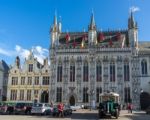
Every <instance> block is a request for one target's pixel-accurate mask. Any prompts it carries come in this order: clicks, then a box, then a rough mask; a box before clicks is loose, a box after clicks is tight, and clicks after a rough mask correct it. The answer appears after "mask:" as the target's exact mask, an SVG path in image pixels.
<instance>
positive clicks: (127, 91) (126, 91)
mask: <svg viewBox="0 0 150 120" xmlns="http://www.w3.org/2000/svg"><path fill="white" fill-rule="evenodd" d="M124 99H125V103H129V102H131V96H130V87H125V88H124Z"/></svg>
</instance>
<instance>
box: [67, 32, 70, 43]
mask: <svg viewBox="0 0 150 120" xmlns="http://www.w3.org/2000/svg"><path fill="white" fill-rule="evenodd" d="M69 40H70V35H69V34H68V33H67V34H66V43H68V42H69Z"/></svg>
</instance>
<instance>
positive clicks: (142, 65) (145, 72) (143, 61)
mask: <svg viewBox="0 0 150 120" xmlns="http://www.w3.org/2000/svg"><path fill="white" fill-rule="evenodd" d="M141 68H142V75H147V62H146V60H142V62H141Z"/></svg>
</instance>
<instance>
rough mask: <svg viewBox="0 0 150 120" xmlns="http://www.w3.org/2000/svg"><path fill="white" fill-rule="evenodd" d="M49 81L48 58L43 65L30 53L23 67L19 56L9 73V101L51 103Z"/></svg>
mask: <svg viewBox="0 0 150 120" xmlns="http://www.w3.org/2000/svg"><path fill="white" fill-rule="evenodd" d="M49 81H50V67H49V65H48V58H46V59H45V60H44V62H43V64H41V63H39V62H38V61H37V58H34V55H33V53H32V52H30V55H29V57H28V58H27V59H25V61H24V64H23V65H22V67H21V65H20V59H19V57H18V56H17V57H16V60H15V64H14V66H13V67H12V68H11V69H10V72H9V79H8V88H7V101H12V102H13V101H26V102H44V103H47V102H49Z"/></svg>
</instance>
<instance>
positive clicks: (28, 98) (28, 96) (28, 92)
mask: <svg viewBox="0 0 150 120" xmlns="http://www.w3.org/2000/svg"><path fill="white" fill-rule="evenodd" d="M27 100H28V101H31V90H27Z"/></svg>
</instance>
